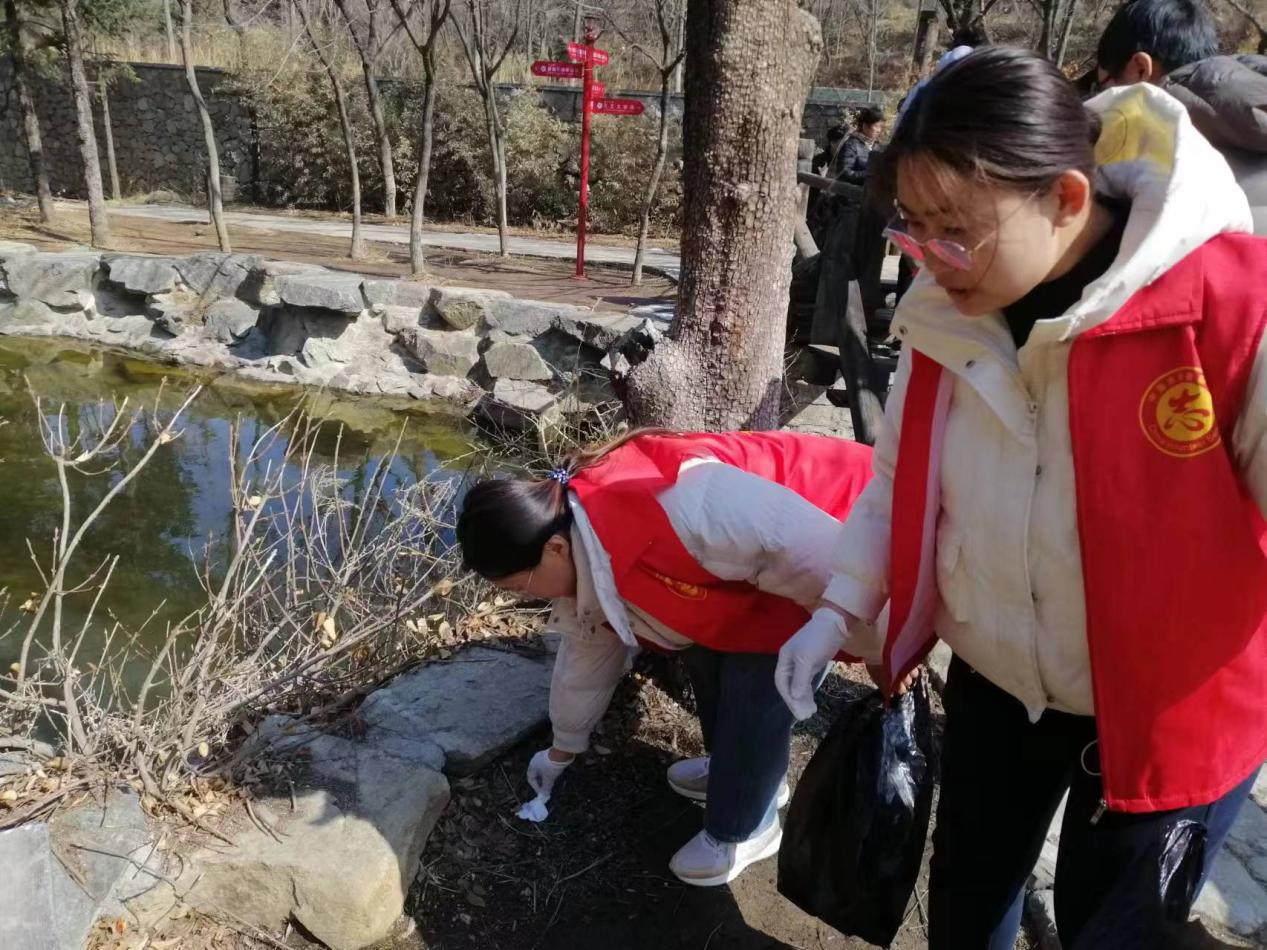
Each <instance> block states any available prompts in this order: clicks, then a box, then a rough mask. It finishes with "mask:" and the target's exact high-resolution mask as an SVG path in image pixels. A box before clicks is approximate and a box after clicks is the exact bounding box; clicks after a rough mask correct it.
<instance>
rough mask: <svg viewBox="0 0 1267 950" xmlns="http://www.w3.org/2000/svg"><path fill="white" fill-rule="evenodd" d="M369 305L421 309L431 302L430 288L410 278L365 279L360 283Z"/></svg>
mask: <svg viewBox="0 0 1267 950" xmlns="http://www.w3.org/2000/svg"><path fill="white" fill-rule="evenodd" d="M361 289H362V291H363V293H364V294H365V302H366V303H367V304H369V305H370V306H371V307H374V306H383V307H410V308H417V309H418V310H422V309H423V308H424V307H426V306H427V305H428V304H430V302H431V294H432V288H431V287H429V286H428V285H427V284H419V283H417V282H415V281H411V280H367V281H365V283H364V284H362V285H361Z"/></svg>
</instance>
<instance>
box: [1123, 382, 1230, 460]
mask: <svg viewBox="0 0 1267 950" xmlns="http://www.w3.org/2000/svg"><path fill="white" fill-rule="evenodd" d="M1139 424H1140V426H1141V427H1142V428H1143V430H1144V435H1146V436H1148V441H1149V442H1151V443H1152V444H1153V445H1154V446H1155V447H1156V448H1157V449H1160V450H1161V451H1162V452H1165V453H1166V454H1167V455H1172V456H1174V457H1175V458H1191V457H1192V456H1195V455H1201V454H1203V453H1205V452H1208V451H1210V449H1212V448H1214V447H1215V446H1216V445H1218V444H1219V442H1220V441H1221V437H1220V435H1219V430H1218V427H1217V426H1216V425H1215V419H1214V399H1213V397H1212V396H1211V395H1210V390H1209V387H1207V386H1206V384H1205V374H1204V373H1202V372H1201V370H1200V369H1198V368H1197V367H1195V366H1181V367H1179V368H1178V369H1172V370H1171V371H1170V372H1168V373H1163V374H1162V375H1160V376H1158V377H1157V378H1156V379H1155V380H1153V382H1152V384H1151V385H1150V386H1149V387H1148V389H1147V390H1146V391H1145V393H1144V398H1143V399H1141V400H1140V403H1139Z"/></svg>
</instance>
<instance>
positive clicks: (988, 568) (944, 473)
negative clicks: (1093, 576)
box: [824, 85, 1267, 720]
mask: <svg viewBox="0 0 1267 950" xmlns="http://www.w3.org/2000/svg"><path fill="white" fill-rule="evenodd" d="M1090 106H1091V107H1092V108H1094V109H1097V110H1099V111H1100V112H1101V114H1102V115H1104V116H1105V121H1106V129H1105V136H1108V145H1109V147H1110V149H1113V148H1119V147H1125V146H1123V143H1124V142H1125V141H1126V137H1125V136H1124V135H1123V129H1122V128H1120V127H1117V126H1115V124H1114V116H1115V114H1117V115H1119V116H1120V115H1123V114H1128V113H1132V110H1134V113H1133V114H1134V115H1136V117H1139V116H1141V115H1143V116H1144V117H1145V118H1146V119H1147V120H1148V122H1149V123H1151V125H1150V126H1149V128H1151V129H1152V130H1153V132H1154V133H1155V134H1152V135H1145V136H1142V137H1137V138H1134V139H1131V140H1130V142H1129V143H1127V144H1129V146H1130V147H1131V148H1133V149H1142V150H1143V151H1144V154H1145V157H1136V156H1137V154H1138V153H1137V152H1135V151H1131V152H1130V154H1123V153H1121V152H1119V153H1118V154H1109V155H1106V156H1097V157H1100V158H1101V162H1102V164H1101V168H1100V175H1099V179H1100V180H1099V182H1098V184H1099V187H1100V188H1101V190H1103V191H1104V192H1106V193H1108V194H1110V195H1113V196H1115V197H1118V198H1123V199H1126V200H1129V202H1130V204H1131V211H1130V216H1129V219H1128V224H1127V227H1126V232H1125V235H1124V236H1123V240H1122V244H1121V249H1120V252H1119V255H1118V257H1117V259H1116V260H1115V262H1114V263H1113V265H1112V266H1111V267H1110V269H1109V270H1108V272H1107V273H1105V274H1104V275H1103V276H1102V277H1101V278H1100V279H1099V280H1097V281H1095V282H1094V283H1092V284H1091V285H1089V286H1088V287H1087V288H1086V289H1085V291H1084V292H1083V295H1082V299H1081V300H1080V301H1079V302H1078V303H1077V304H1075V305H1074V306H1073V307H1072V308H1071V309H1070V310H1068V311H1067V312H1066V313H1065V314H1064V315H1063V316H1061V317H1059V318H1057V319H1053V320H1042V321H1039V323H1038V324H1037V325H1036V326H1035V327H1034V329H1033V332H1032V333H1031V335H1030V337H1029V340H1028V341H1027V342H1026V343H1025V345H1024V346H1022V347H1021V349H1020V351H1019V352H1018V351H1017V348H1016V346H1015V344H1014V343H1013V341H1012V337H1011V334H1010V332H1009V330H1008V328H1007V325H1006V323H1005V321H1004V320H1003V317H1002V315H999V314H996V315H994V316H987V317H976V318H973V317H965V316H963V315H961V314H960V313H959V312H958V311H957V310H956V309H955V307H954V305H953V303H952V302H951V301H950V299H949V297H948V296H947V295H946V294H945V292H944V291H942V290H941V289H940V288H938V287H937V285H936V284H935V283H933V282H932V281H931V280H930V279H928V277H927V275H924V276H922V277H921V278H920V279H919V280H917V281H916V283H915V284H914V286H913V287H912V288H911V290H910V291H909V292H908V294H907V295H906V296H905V297H904V298H903V300H902V303H901V306H900V307H899V309H898V311H897V314H896V316H895V318H894V327H895V328H896V332H897V333H898V334H899V335H900V336H901V338H902V339H903V341H904V342H905V344H906V345H907V348H908V352H907V353H905V354H904V358H903V359H902V360H900V361H899V364H898V370H897V374H896V377H895V382H894V386H893V392H892V394H891V395H890V397H889V402H888V413H887V415H886V419H885V425H884V429H883V431H882V433H881V434H880V437H879V439H878V442H877V445H876V455H875V470H876V476H875V478H874V480H873V481H872V482H871V483H870V484H869V486H868V487H867V489H866V491H865V492H864V493H863V495H862V496H861V498H859V500H858V501H857V503H855V505H854V508H853V510H852V511H851V513H850V516H849V518H848V520H847V521H846V523H845V527H844V529H843V531H842V533H841V541H840V544H839V546H838V548H837V552H836V558H835V562H836V571H835V574H834V576H833V578H832V581H831V582H830V584H829V585H828V587H827V590H826V592H825V594H824V599H825V600H827V601H830V602H831V603H833V604H836V605H837V606H839V607H840V608H842V609H844V610H846V611H848V612H850V613H852V614H854V615H856V616H858V617H861V618H864V619H866V620H874V619H875V618H876V617H877V615H878V614H879V612H880V610H881V608H882V607H883V606H884V604H885V602H886V601H887V599H888V580H887V575H888V558H889V531H890V508H891V501H892V489H893V471H894V461H895V458H896V452H897V444H898V431H899V429H900V428H901V425H902V418H901V415H902V403H903V400H904V395H905V386H906V380H907V377H908V375H909V372H910V365H909V348H910V347H914V348H916V349H918V350H920V351H921V352H923V353H925V354H927V355H928V356H930V357H931V358H933V359H934V360H936V361H937V362H939V363H941V364H942V365H943V366H945V367H946V369H947V370H948V371H949V372H951V373H953V374H954V388H953V390H952V395H951V403H950V409H949V415H948V418H947V427H946V434H945V442H944V446H943V456H942V463H941V511H940V513H939V516H938V524H937V571H936V573H937V586H938V594H939V601H940V603H939V607H938V611H937V617H936V630H937V633H938V635H939V636H940V637H941V638H942V639H943V640H945V641H946V642H947V643H949V644H950V646H951V648H952V649H953V650H954V651H955V653H956V654H958V655H959V656H961V657H962V658H963V659H964V660H966V661H967V662H968V663H969V664H971V665H972V666H973V667H974V668H976V670H977V671H978V672H979V673H981V674H983V675H984V676H986V677H987V678H989V679H990V680H991V681H992V682H994V683H995V684H997V685H998V686H1000V687H1001V688H1003V689H1005V690H1006V691H1007V692H1009V693H1011V694H1012V695H1013V696H1015V697H1016V698H1017V699H1019V700H1020V701H1021V702H1022V703H1024V704H1025V706H1026V707H1027V709H1028V711H1029V714H1030V717H1031V718H1032V719H1035V720H1037V718H1038V717H1039V716H1040V715H1041V713H1042V712H1043V710H1045V709H1047V708H1049V707H1050V708H1054V709H1059V710H1062V711H1066V712H1072V713H1077V714H1084V715H1085V714H1091V713H1093V712H1094V704H1093V700H1092V694H1091V671H1090V661H1089V659H1088V652H1087V633H1086V616H1085V613H1086V611H1085V601H1084V591H1083V579H1082V564H1081V559H1080V555H1079V540H1078V527H1077V522H1076V518H1075V509H1074V473H1073V457H1072V449H1071V445H1070V435H1069V398H1068V383H1067V381H1068V361H1069V351H1070V344H1071V343H1072V341H1073V340H1074V339H1075V338H1076V337H1077V336H1078V334H1079V333H1082V332H1085V331H1086V330H1088V329H1090V328H1092V327H1095V326H1097V325H1099V324H1101V323H1103V322H1104V321H1105V320H1107V319H1109V317H1111V316H1112V315H1113V314H1114V313H1115V312H1116V311H1117V310H1118V309H1119V308H1120V307H1121V306H1122V304H1123V303H1125V302H1126V301H1127V300H1128V299H1129V298H1130V296H1131V295H1132V294H1134V293H1136V292H1137V291H1139V290H1140V289H1141V288H1143V287H1145V286H1147V285H1148V284H1149V283H1151V282H1152V281H1153V280H1155V279H1156V278H1157V277H1159V276H1160V275H1161V274H1162V273H1164V272H1165V271H1166V270H1167V269H1168V268H1169V267H1170V266H1171V265H1173V264H1174V263H1176V262H1177V261H1179V260H1180V259H1182V258H1183V257H1184V256H1186V255H1187V254H1188V253H1189V252H1191V251H1192V250H1194V249H1195V248H1197V247H1199V246H1200V245H1201V244H1203V243H1204V242H1205V241H1207V240H1209V239H1210V238H1211V237H1214V236H1215V235H1217V234H1220V233H1222V232H1244V231H1249V230H1250V214H1249V207H1248V204H1247V202H1246V199H1245V196H1244V194H1243V193H1242V192H1241V190H1240V188H1238V187H1237V185H1236V181H1235V179H1234V178H1233V176H1232V172H1231V171H1230V169H1229V168H1228V165H1227V162H1226V161H1224V159H1223V158H1222V157H1221V156H1220V155H1219V153H1218V152H1217V151H1215V150H1214V148H1212V147H1211V146H1210V144H1209V143H1208V142H1207V141H1206V140H1205V139H1204V138H1203V137H1202V136H1201V135H1200V134H1199V133H1198V132H1197V131H1196V129H1195V128H1193V126H1192V124H1191V122H1190V121H1189V119H1188V114H1187V112H1186V111H1185V109H1184V108H1183V106H1182V105H1180V103H1179V102H1177V101H1176V100H1175V99H1173V98H1172V97H1170V96H1169V95H1167V94H1166V93H1164V92H1162V91H1160V90H1159V89H1156V88H1155V87H1149V86H1144V85H1137V86H1131V87H1128V88H1125V89H1117V90H1111V91H1109V92H1106V93H1104V94H1103V95H1101V96H1099V97H1097V98H1096V99H1095V100H1093V101H1092V103H1091V104H1090ZM1105 136H1102V138H1101V142H1102V143H1104V142H1105V141H1106V139H1105ZM1115 137H1116V138H1115ZM1245 279H1246V280H1256V281H1260V282H1261V281H1265V280H1267V275H1264V274H1256V275H1251V274H1246V275H1245ZM1232 450H1233V453H1234V455H1235V457H1236V459H1237V461H1238V462H1239V464H1240V466H1241V469H1242V471H1243V473H1244V476H1245V479H1246V483H1247V485H1248V486H1249V488H1250V490H1251V492H1252V493H1253V495H1254V497H1255V498H1256V499H1257V501H1258V503H1259V506H1260V507H1262V508H1263V510H1264V511H1265V512H1267V370H1265V361H1264V357H1263V350H1262V349H1260V351H1259V354H1258V357H1257V360H1256V363H1255V366H1254V370H1253V374H1252V377H1251V381H1250V390H1249V392H1248V393H1247V396H1246V405H1245V409H1244V413H1243V415H1242V418H1241V419H1240V420H1239V421H1238V424H1237V428H1236V431H1235V433H1234V439H1233V445H1232ZM1122 503H1123V504H1129V503H1130V499H1129V498H1123V499H1122ZM1193 635H1194V636H1199V635H1200V631H1193ZM879 647H880V645H879V643H878V642H877V641H876V638H875V635H874V634H873V633H872V632H871V631H870V630H861V629H860V630H858V631H853V630H851V631H850V634H849V638H848V640H847V642H846V645H845V648H846V649H847V650H849V652H851V653H854V654H856V655H861V656H863V657H865V658H868V659H877V658H878V656H879Z"/></svg>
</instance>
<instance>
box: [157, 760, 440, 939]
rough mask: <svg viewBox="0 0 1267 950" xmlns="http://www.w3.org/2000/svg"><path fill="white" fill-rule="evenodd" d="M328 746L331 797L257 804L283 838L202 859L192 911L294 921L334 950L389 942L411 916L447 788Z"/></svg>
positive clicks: (250, 830)
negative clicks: (411, 897) (411, 900)
mask: <svg viewBox="0 0 1267 950" xmlns="http://www.w3.org/2000/svg"><path fill="white" fill-rule="evenodd" d="M323 739H324V740H325V745H327V746H329V747H331V748H332V749H333V750H335V751H333V752H332V751H330V750H327V751H325V752H323V753H321V755H320V760H319V761H323V762H325V763H326V764H327V765H329V766H330V767H331V768H330V769H329V771H331V772H333V777H330V776H327V778H326V781H329V782H330V783H331V787H330V788H325V787H315V786H314V787H310V788H308V789H306V790H304V791H302V792H299V793H297V794H296V796H295V799H294V803H293V805H292V802H291V800H290V799H289V798H288V797H287V798H279V799H270V800H265V801H262V802H259V803H257V804H256V805H255V809H256V811H257V813H258V815H259V817H260V819H261V820H262V821H264V822H266V823H267V824H268V825H269V826H270V827H272V828H273V829H274V830H275V831H276V833H277V837H273V836H272V835H269V834H266V833H264V832H263V831H260V830H259V829H258V828H256V827H254V826H253V825H244V826H243V827H242V828H241V829H240V830H239V831H238V833H237V834H235V835H234V836H233V837H234V846H233V847H231V848H228V849H223V848H218V849H216V850H210V849H208V850H205V851H202V852H199V853H198V854H197V855H196V856H195V857H194V860H193V862H192V865H193V867H192V868H191V872H193V873H190V874H189V875H188V877H189V878H190V879H191V882H192V883H193V886H192V889H191V890H190V892H189V894H188V897H187V902H188V903H189V904H190V906H192V907H194V908H195V909H197V910H200V911H203V912H204V913H207V914H210V915H212V916H221V917H223V916H226V914H228V915H232V917H233V918H235V919H238V920H243V921H246V922H247V923H249V924H253V925H255V926H257V927H261V928H265V929H269V930H277V929H281V928H283V927H284V926H285V925H286V923H287V922H288V921H291V920H294V921H295V922H296V923H298V924H299V925H300V926H301V927H302V928H303V929H304V930H306V931H307V932H308V933H310V934H312V936H314V937H316V938H317V939H318V940H320V941H321V942H322V943H324V944H325V945H326V946H328V947H331V948H333V950H356V948H359V947H364V946H367V945H369V944H372V943H375V942H377V941H379V940H381V939H383V938H384V937H386V936H387V935H388V934H389V933H390V932H391V930H392V927H393V926H394V924H395V923H396V920H397V919H398V918H399V917H400V914H401V913H402V911H403V910H404V903H405V897H406V895H407V894H408V892H409V886H410V884H411V883H412V880H413V877H414V875H415V874H416V873H417V869H418V859H419V857H420V856H421V854H422V849H423V847H424V845H425V844H426V841H427V837H428V836H429V835H430V833H431V829H432V828H433V827H434V826H435V823H436V821H437V819H438V818H439V817H440V813H441V812H442V811H443V810H444V807H445V806H446V805H447V804H448V801H449V785H448V782H447V781H446V780H445V778H444V776H442V775H441V774H440V773H439V772H436V771H433V770H432V769H430V768H427V767H426V766H424V765H420V764H418V763H416V762H403V761H400V760H397V759H394V758H392V757H390V756H385V755H382V754H380V753H378V752H376V751H375V750H373V749H372V748H369V749H367V748H362V747H360V746H359V744H358V743H352V742H348V741H347V740H340V739H334V738H333V737H323ZM314 758H316V756H314ZM340 760H342V761H340ZM314 768H315V763H314ZM195 875H196V876H195ZM182 883H184V882H183V881H182Z"/></svg>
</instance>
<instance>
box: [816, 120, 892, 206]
mask: <svg viewBox="0 0 1267 950" xmlns="http://www.w3.org/2000/svg"><path fill="white" fill-rule="evenodd" d="M883 134H884V113H883V112H881V111H880V110H879V109H877V108H875V106H866V107H865V108H863V109H862V110H861V111H860V112H859V113H858V121H857V124H856V126H855V128H854V130H853V131H852V132H850V133H849V137H848V138H846V139H845V141H844V143H843V144H842V145H841V146H840V149H839V151H837V152H836V157H835V158H834V159H833V160H832V164H831V168H830V170H829V171H828V174H829V175H830V176H831V177H832V178H837V179H839V180H841V181H845V182H848V183H849V184H851V185H857V186H858V187H860V188H861V187H862V185H863V184H864V183H865V182H866V180H867V162H869V161H870V160H871V152H872V150H873V149H874V148H875V147H876V143H877V142H879V141H880V136H882V135H883Z"/></svg>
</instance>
